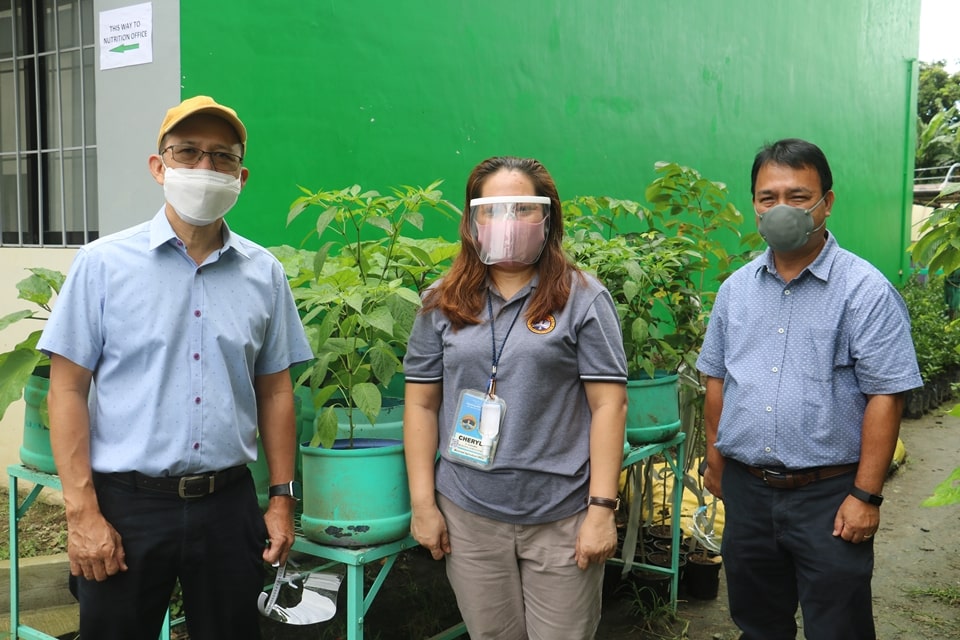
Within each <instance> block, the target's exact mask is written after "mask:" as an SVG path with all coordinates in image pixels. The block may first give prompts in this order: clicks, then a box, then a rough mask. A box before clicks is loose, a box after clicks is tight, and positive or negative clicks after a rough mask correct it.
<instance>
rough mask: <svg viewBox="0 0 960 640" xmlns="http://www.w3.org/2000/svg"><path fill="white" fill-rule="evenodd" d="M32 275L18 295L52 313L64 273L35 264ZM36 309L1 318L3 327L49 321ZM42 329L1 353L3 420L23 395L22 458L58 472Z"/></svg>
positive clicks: (20, 284)
mask: <svg viewBox="0 0 960 640" xmlns="http://www.w3.org/2000/svg"><path fill="white" fill-rule="evenodd" d="M29 271H30V272H31V275H30V276H28V277H26V278H24V279H23V280H21V281H20V282H18V283H17V290H18V291H19V293H18V295H17V298H19V299H21V300H26V301H28V302H32V303H34V304H35V305H37V306H38V307H39V308H40V310H41V311H40V312H46V313H48V314H49V313H50V299H51V298H52V297H53V294H55V293H59V292H60V287H61V286H63V281H64V279H65V276H64V274H62V273H60V272H59V271H54V270H51V269H42V268H39V267H34V268H31V269H30V270H29ZM40 312H38V311H37V310H29V309H24V310H21V311H16V312H14V313H11V314H9V315H6V316H4V317H3V318H0V330H3V329H5V328H7V327H9V326H10V325H12V324H14V323H16V322H19V321H21V320H41V321H42V320H46V317H44V316H42V315H40ZM41 333H42V329H37V330H36V331H33V332H32V333H30V335H29V336H27V338H26V339H24V340H23V341H21V342H19V343H18V344H17V345H15V346H14V347H13V349H11V350H9V351H7V352H4V353H0V419H2V418H3V416H4V414H5V413H6V411H7V408H8V407H9V406H10V405H11V404H12V403H14V402H16V401H17V400H19V399H20V398H21V396H22V397H24V399H25V400H26V403H27V409H26V412H25V414H24V425H23V428H24V431H23V445H22V446H21V447H20V460H21V461H22V462H23V463H24V464H25V465H27V466H30V467H33V468H35V469H38V470H40V471H43V472H46V473H56V472H57V470H56V467H55V466H54V464H53V454H52V453H51V451H50V432H49V428H50V418H49V415H48V412H47V390H48V389H49V387H50V379H49V376H50V359H49V358H48V357H47V356H46V355H44V354H43V353H42V352H41V351H39V350H38V349H37V341H38V340H39V339H40V334H41Z"/></svg>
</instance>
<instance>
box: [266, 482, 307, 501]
mask: <svg viewBox="0 0 960 640" xmlns="http://www.w3.org/2000/svg"><path fill="white" fill-rule="evenodd" d="M269 496H270V497H271V498H276V497H277V496H289V497H291V498H293V499H294V500H299V499H300V498H301V497H302V496H301V491H300V483H299V482H297V481H296V480H291V481H290V482H284V483H283V484H273V485H270V491H269Z"/></svg>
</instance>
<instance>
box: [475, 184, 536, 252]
mask: <svg viewBox="0 0 960 640" xmlns="http://www.w3.org/2000/svg"><path fill="white" fill-rule="evenodd" d="M549 213H550V199H549V198H547V197H543V196H496V197H491V198H474V199H473V200H471V201H470V216H471V221H472V223H473V228H474V230H475V232H476V239H477V250H478V253H479V255H480V260H481V262H483V263H484V264H491V265H492V264H504V263H513V264H534V263H535V262H536V261H537V260H538V259H539V258H540V254H541V253H542V252H543V247H544V246H545V245H546V240H547V229H548V226H547V221H548V220H549V217H550V216H549Z"/></svg>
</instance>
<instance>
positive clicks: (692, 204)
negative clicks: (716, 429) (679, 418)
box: [563, 162, 758, 384]
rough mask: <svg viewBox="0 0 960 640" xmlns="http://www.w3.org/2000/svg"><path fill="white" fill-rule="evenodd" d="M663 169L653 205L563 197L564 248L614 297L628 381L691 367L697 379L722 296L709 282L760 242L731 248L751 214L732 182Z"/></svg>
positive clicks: (651, 194)
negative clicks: (740, 205) (734, 197)
mask: <svg viewBox="0 0 960 640" xmlns="http://www.w3.org/2000/svg"><path fill="white" fill-rule="evenodd" d="M655 167H656V173H657V174H658V177H657V178H656V179H655V180H653V182H651V183H650V185H649V186H648V187H647V188H646V190H645V197H646V200H647V201H648V203H649V205H648V206H644V205H642V204H640V203H638V202H635V201H632V200H624V199H616V198H611V197H606V196H604V197H592V196H591V197H577V198H574V199H572V200H568V201H566V202H564V203H563V212H564V225H565V228H566V230H567V234H566V239H565V249H566V250H567V252H568V254H569V255H570V257H571V259H572V260H573V261H574V262H575V263H576V264H577V265H579V266H580V267H582V268H584V269H586V270H587V271H590V272H592V273H594V274H595V275H596V276H597V277H598V278H599V279H600V281H601V282H602V283H603V284H604V285H605V286H606V287H607V289H609V291H610V293H611V295H612V296H613V299H614V303H615V304H616V306H617V312H618V314H619V315H620V322H621V327H622V329H623V333H624V337H623V340H624V350H625V351H626V354H627V374H628V377H630V378H632V379H636V378H640V377H642V376H647V377H651V378H652V377H653V376H654V372H655V371H656V370H664V371H671V372H673V371H677V370H679V369H680V368H681V365H686V367H685V369H686V370H687V371H689V372H691V373H690V375H691V376H692V377H693V380H692V383H693V384H698V383H697V382H696V375H695V371H696V367H695V360H696V355H697V352H698V350H699V348H700V344H701V342H702V340H703V335H704V332H705V329H706V315H707V312H708V310H709V308H710V306H711V305H712V302H713V298H714V295H715V293H714V291H713V289H714V288H715V287H711V286H710V281H711V280H712V279H714V278H718V279H722V278H724V277H726V276H727V275H729V274H730V273H732V272H733V270H734V269H735V268H736V267H737V266H739V265H740V264H742V263H743V262H745V260H746V258H747V257H748V255H749V249H750V248H752V247H754V246H756V244H757V243H758V240H757V237H756V236H755V234H753V235H752V236H748V237H746V238H744V239H743V242H744V243H745V244H746V245H747V247H748V249H747V250H746V251H744V252H741V253H735V254H731V253H730V252H729V251H728V250H727V249H726V246H725V244H724V243H725V242H732V241H736V240H738V239H740V238H741V233H740V225H741V224H742V223H743V216H742V215H741V214H740V212H739V211H737V209H736V207H735V206H734V205H733V203H732V202H730V201H729V195H728V192H727V188H726V186H725V185H724V184H722V183H719V182H713V181H711V180H707V179H706V178H703V177H702V176H701V175H700V174H699V173H698V172H697V171H696V170H694V169H691V168H689V167H683V166H681V165H678V164H676V163H666V162H658V163H657V164H656V165H655Z"/></svg>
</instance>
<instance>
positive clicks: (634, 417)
mask: <svg viewBox="0 0 960 640" xmlns="http://www.w3.org/2000/svg"><path fill="white" fill-rule="evenodd" d="M678 380H679V376H678V375H677V374H675V373H674V374H670V373H666V372H660V371H658V372H656V373H655V375H654V377H653V378H646V379H641V380H628V381H627V403H628V404H627V441H628V442H629V443H630V444H632V445H643V444H650V443H653V442H663V441H664V440H669V439H670V438H672V437H673V436H675V435H677V433H678V432H679V431H680V384H679V382H678Z"/></svg>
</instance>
